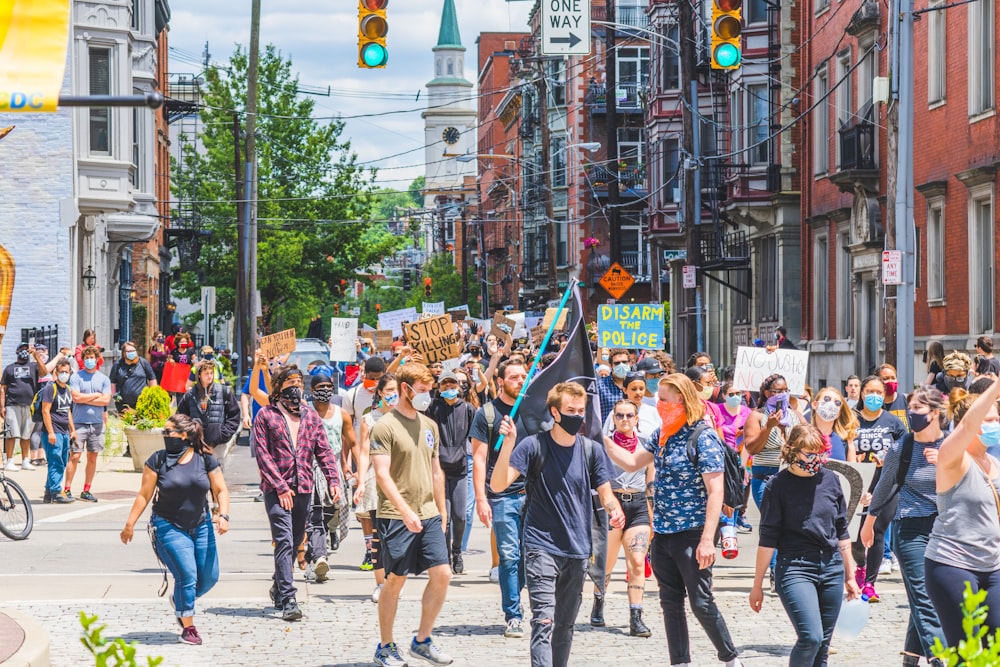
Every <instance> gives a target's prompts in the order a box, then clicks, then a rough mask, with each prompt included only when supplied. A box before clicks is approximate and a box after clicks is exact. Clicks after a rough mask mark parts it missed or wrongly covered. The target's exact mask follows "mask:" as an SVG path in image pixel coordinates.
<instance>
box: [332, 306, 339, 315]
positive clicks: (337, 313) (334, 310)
mask: <svg viewBox="0 0 1000 667" xmlns="http://www.w3.org/2000/svg"><path fill="white" fill-rule="evenodd" d="M333 314H334V316H335V317H340V304H339V303H335V304H333Z"/></svg>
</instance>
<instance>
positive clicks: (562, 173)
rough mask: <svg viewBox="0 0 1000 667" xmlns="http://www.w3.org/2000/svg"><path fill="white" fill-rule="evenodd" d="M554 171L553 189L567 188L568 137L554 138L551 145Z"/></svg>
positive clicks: (552, 168) (551, 160)
mask: <svg viewBox="0 0 1000 667" xmlns="http://www.w3.org/2000/svg"><path fill="white" fill-rule="evenodd" d="M549 152H550V160H549V161H550V162H551V166H550V167H549V168H550V169H551V170H552V187H554V188H564V187H566V137H552V143H551V144H549Z"/></svg>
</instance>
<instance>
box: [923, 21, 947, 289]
mask: <svg viewBox="0 0 1000 667" xmlns="http://www.w3.org/2000/svg"><path fill="white" fill-rule="evenodd" d="M931 13H932V14H936V13H937V12H931ZM926 264H927V300H928V301H931V302H935V301H936V302H941V301H944V199H943V198H940V197H939V198H937V199H934V200H932V201H931V202H929V203H928V204H927V262H926Z"/></svg>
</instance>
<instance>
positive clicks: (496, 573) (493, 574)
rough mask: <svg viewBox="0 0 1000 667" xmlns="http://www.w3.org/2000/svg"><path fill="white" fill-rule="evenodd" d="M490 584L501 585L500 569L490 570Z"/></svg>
mask: <svg viewBox="0 0 1000 667" xmlns="http://www.w3.org/2000/svg"><path fill="white" fill-rule="evenodd" d="M490 583H491V584H499V583H500V568H499V567H494V568H490Z"/></svg>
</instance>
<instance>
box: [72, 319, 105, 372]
mask: <svg viewBox="0 0 1000 667" xmlns="http://www.w3.org/2000/svg"><path fill="white" fill-rule="evenodd" d="M88 347H92V348H94V349H96V350H97V370H101V366H103V365H104V358H103V357H102V356H101V353H102V352H104V348H103V347H100V346H99V345H98V344H97V334H95V333H94V330H93V329H85V330H84V332H83V342H82V343H80V344H79V345H77V346H76V350H74V351H73V357H74V358H75V359H76V367H77V369H80V370H82V369H83V351H84V350H85V349H87V348H88Z"/></svg>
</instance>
